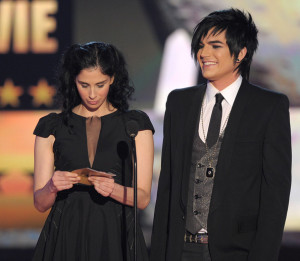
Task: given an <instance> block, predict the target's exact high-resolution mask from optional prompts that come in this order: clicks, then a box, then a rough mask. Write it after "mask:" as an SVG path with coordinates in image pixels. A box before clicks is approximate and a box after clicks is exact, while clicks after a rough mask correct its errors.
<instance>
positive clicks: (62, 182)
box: [49, 171, 80, 193]
mask: <svg viewBox="0 0 300 261" xmlns="http://www.w3.org/2000/svg"><path fill="white" fill-rule="evenodd" d="M79 181H80V177H79V176H78V174H76V173H72V172H68V171H55V172H54V174H53V176H52V178H51V179H50V182H49V189H50V191H51V192H52V193H57V192H58V191H61V190H65V189H70V188H72V187H73V185H74V184H76V183H78V182H79Z"/></svg>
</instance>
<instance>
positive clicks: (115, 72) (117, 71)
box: [58, 42, 134, 118]
mask: <svg viewBox="0 0 300 261" xmlns="http://www.w3.org/2000/svg"><path fill="white" fill-rule="evenodd" d="M93 67H99V69H100V70H101V72H102V73H103V74H105V75H108V76H110V77H114V81H113V83H112V84H111V85H110V88H109V92H108V96H107V99H108V101H109V102H110V103H111V104H112V105H113V106H114V107H115V108H117V109H118V110H120V111H126V110H127V109H128V107H129V105H128V99H130V98H131V95H132V93H133V92H134V88H133V86H132V85H131V82H130V80H129V76H128V71H127V69H126V63H125V60H124V57H123V55H122V53H121V52H120V51H119V50H118V49H117V48H116V47H114V46H113V45H112V44H108V43H103V42H90V43H86V44H83V45H80V44H73V45H72V46H70V47H69V48H68V49H67V50H66V52H65V53H64V55H63V57H62V60H61V67H60V74H59V86H58V93H59V98H60V99H61V102H62V112H63V113H64V115H65V116H66V117H67V118H69V116H70V114H71V112H72V109H73V108H74V107H75V106H77V105H78V104H80V103H81V98H80V96H79V93H78V90H77V87H76V83H75V78H76V76H77V75H78V74H79V73H80V71H81V70H83V69H87V68H93Z"/></svg>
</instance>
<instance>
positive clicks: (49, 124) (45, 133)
mask: <svg viewBox="0 0 300 261" xmlns="http://www.w3.org/2000/svg"><path fill="white" fill-rule="evenodd" d="M57 123H58V115H57V114H56V113H50V114H48V115H46V116H44V117H42V118H40V120H39V122H38V124H37V125H36V127H35V129H34V131H33V134H34V135H36V136H40V137H43V138H47V137H49V135H54V136H55V129H56V126H57Z"/></svg>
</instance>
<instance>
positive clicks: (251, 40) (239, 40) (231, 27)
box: [191, 8, 258, 80]
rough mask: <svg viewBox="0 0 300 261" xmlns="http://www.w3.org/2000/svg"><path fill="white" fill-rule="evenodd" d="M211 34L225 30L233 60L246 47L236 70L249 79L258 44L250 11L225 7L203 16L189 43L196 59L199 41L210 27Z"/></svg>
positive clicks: (256, 31)
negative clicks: (243, 56) (245, 11)
mask: <svg viewBox="0 0 300 261" xmlns="http://www.w3.org/2000/svg"><path fill="white" fill-rule="evenodd" d="M212 28H213V31H212V34H213V35H217V34H219V33H222V32H223V31H225V32H226V33H225V35H226V36H225V37H226V41H227V45H228V47H229V51H230V54H231V55H232V56H233V57H234V60H236V59H237V58H238V55H239V52H240V51H241V50H242V49H243V48H244V47H246V48H247V54H246V56H245V58H244V59H243V60H242V61H241V62H240V64H239V65H238V67H237V70H238V72H239V73H240V74H241V75H242V76H243V77H244V78H245V79H247V80H249V73H250V65H251V62H252V57H253V54H254V52H255V51H256V49H257V46H258V40H257V33H258V30H257V28H256V26H255V24H254V22H253V20H252V16H251V15H250V13H247V14H246V13H244V12H243V11H241V10H239V9H234V8H231V9H226V10H221V11H216V12H212V13H210V14H209V15H208V16H206V17H204V18H203V19H202V20H201V22H200V23H199V24H198V25H197V26H196V27H195V29H194V33H193V39H192V44H191V49H192V50H191V52H192V56H193V57H194V59H195V60H196V61H197V53H198V51H199V46H200V45H199V43H200V41H201V40H202V39H203V38H205V37H206V36H207V34H208V32H209V30H210V29H212Z"/></svg>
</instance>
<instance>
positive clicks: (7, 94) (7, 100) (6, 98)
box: [0, 79, 24, 107]
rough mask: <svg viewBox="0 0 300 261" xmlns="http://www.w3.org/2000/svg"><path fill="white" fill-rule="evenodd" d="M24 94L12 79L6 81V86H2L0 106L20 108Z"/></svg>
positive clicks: (0, 87)
mask: <svg viewBox="0 0 300 261" xmlns="http://www.w3.org/2000/svg"><path fill="white" fill-rule="evenodd" d="M23 93H24V91H23V88H22V87H20V86H15V85H14V83H13V81H12V80H11V79H6V80H5V82H4V85H3V86H0V106H1V107H5V106H7V105H10V106H12V107H18V106H19V105H20V101H19V97H20V96H21V95H22V94H23Z"/></svg>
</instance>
